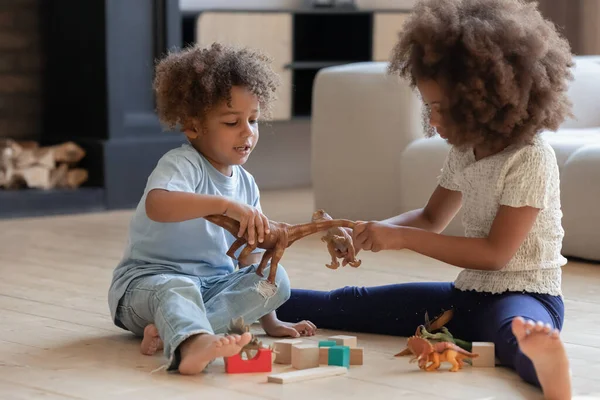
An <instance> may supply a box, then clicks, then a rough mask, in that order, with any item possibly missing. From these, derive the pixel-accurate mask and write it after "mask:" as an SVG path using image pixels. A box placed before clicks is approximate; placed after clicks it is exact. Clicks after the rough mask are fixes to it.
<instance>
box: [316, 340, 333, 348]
mask: <svg viewBox="0 0 600 400" xmlns="http://www.w3.org/2000/svg"><path fill="white" fill-rule="evenodd" d="M336 344H337V343H336V342H335V341H334V340H321V341H320V342H319V347H332V346H335V345H336Z"/></svg>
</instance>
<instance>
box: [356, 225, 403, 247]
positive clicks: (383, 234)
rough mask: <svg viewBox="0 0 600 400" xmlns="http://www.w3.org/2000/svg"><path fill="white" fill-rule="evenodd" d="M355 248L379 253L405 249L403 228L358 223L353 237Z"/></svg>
mask: <svg viewBox="0 0 600 400" xmlns="http://www.w3.org/2000/svg"><path fill="white" fill-rule="evenodd" d="M352 240H353V242H354V247H355V248H356V250H357V252H358V250H359V249H365V250H371V251H373V252H378V251H381V250H400V249H403V248H404V244H403V241H402V227H401V226H397V225H392V224H387V223H384V222H378V221H371V222H360V221H359V222H357V224H356V226H355V227H354V233H353V235H352Z"/></svg>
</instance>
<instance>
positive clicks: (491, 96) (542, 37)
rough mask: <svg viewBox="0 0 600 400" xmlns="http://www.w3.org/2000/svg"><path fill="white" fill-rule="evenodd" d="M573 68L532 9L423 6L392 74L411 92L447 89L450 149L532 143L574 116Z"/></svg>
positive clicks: (490, 3) (462, 0)
mask: <svg viewBox="0 0 600 400" xmlns="http://www.w3.org/2000/svg"><path fill="white" fill-rule="evenodd" d="M572 65H573V61H572V55H571V49H570V46H569V43H568V42H567V41H566V40H565V39H564V38H562V37H561V35H559V33H558V32H557V30H556V28H555V27H554V25H553V24H552V23H551V22H549V21H547V20H545V19H544V18H543V17H542V15H541V14H540V13H539V11H538V10H537V8H536V5H535V4H534V3H531V2H527V1H522V0H424V1H420V2H419V3H418V4H416V5H415V7H414V11H413V13H412V14H411V16H410V17H409V18H408V19H407V21H406V22H405V24H404V29H403V32H402V33H401V35H400V40H399V41H398V43H397V44H396V46H395V47H394V50H393V52H392V58H391V62H390V66H389V72H390V73H398V74H399V75H400V76H401V77H403V78H406V79H408V80H409V82H410V84H411V86H412V87H413V88H414V87H415V85H416V82H417V81H418V80H421V79H423V80H429V79H432V80H434V81H436V82H437V83H438V84H439V85H440V86H441V87H442V90H443V92H444V94H445V95H446V97H447V100H448V105H447V108H446V109H445V110H442V115H443V118H444V120H445V121H446V122H447V126H446V128H447V131H448V132H447V134H448V141H449V142H450V143H451V144H453V145H456V146H465V145H469V146H474V145H482V146H485V147H492V148H496V147H497V146H505V145H509V144H514V143H528V142H530V141H531V140H532V139H533V137H534V136H535V135H536V134H537V133H539V132H540V131H542V130H556V129H558V127H559V125H560V124H561V123H562V121H563V120H564V119H565V118H566V117H568V116H571V103H570V101H569V100H568V98H567V93H566V90H567V87H568V81H569V80H571V79H572V75H571V69H570V68H571V67H572ZM427 130H428V132H427V134H428V136H431V135H432V134H433V132H432V130H431V129H430V128H428V129H427Z"/></svg>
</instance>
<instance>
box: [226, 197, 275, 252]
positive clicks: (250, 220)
mask: <svg viewBox="0 0 600 400" xmlns="http://www.w3.org/2000/svg"><path fill="white" fill-rule="evenodd" d="M225 215H227V216H228V217H231V218H233V219H235V220H236V221H238V222H239V223H240V231H239V232H238V237H242V236H244V233H245V232H246V231H248V244H254V241H255V239H257V237H258V242H259V243H262V242H263V241H264V240H265V234H269V232H270V229H269V219H268V218H267V217H266V216H265V215H264V214H263V213H262V212H260V211H259V210H258V209H257V208H255V207H252V206H249V205H247V204H243V203H239V202H235V201H232V202H229V203H228V204H227V209H226V210H225Z"/></svg>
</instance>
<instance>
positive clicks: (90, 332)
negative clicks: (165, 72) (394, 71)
mask: <svg viewBox="0 0 600 400" xmlns="http://www.w3.org/2000/svg"><path fill="white" fill-rule="evenodd" d="M263 207H264V209H265V212H266V213H267V215H269V217H270V218H271V219H275V220H281V221H287V222H292V223H295V222H303V221H306V220H307V219H308V218H310V213H311V211H312V197H311V193H310V191H286V192H283V193H265V194H264V200H263ZM130 216H131V212H130V211H126V212H111V213H101V214H88V215H78V216H63V217H49V218H37V219H23V220H4V221H0V246H1V248H0V272H1V274H0V321H1V323H0V399H32V398H44V399H65V398H66V399H100V398H102V399H106V398H109V399H117V398H123V399H144V400H151V399H218V398H234V399H236V400H242V399H279V398H283V396H285V397H286V398H289V399H302V400H306V399H324V398H332V399H342V398H343V399H349V398H356V399H369V400H375V399H397V398H403V399H419V400H422V399H426V398H439V399H465V398H468V399H482V400H483V399H540V398H541V395H540V393H539V392H538V390H536V389H534V388H531V387H529V386H528V385H526V384H524V383H522V382H521V381H520V380H519V379H518V377H517V376H516V375H515V374H514V373H512V372H511V371H508V370H505V369H503V368H493V369H473V368H469V367H466V369H464V370H462V371H461V372H459V373H450V372H446V371H440V372H436V373H425V372H421V371H419V370H418V369H417V367H416V366H415V364H408V361H407V359H406V358H400V359H398V358H393V357H392V356H393V354H395V353H396V352H398V351H399V350H400V349H402V348H403V345H404V343H405V340H404V339H403V338H394V337H383V336H375V335H358V338H359V342H360V344H361V345H362V346H364V347H365V349H366V350H365V364H364V365H363V366H357V367H352V368H351V369H350V371H349V373H348V374H347V375H346V376H343V377H333V378H327V379H322V380H314V381H309V382H303V383H296V384H289V385H278V384H271V383H266V374H251V375H227V374H225V373H224V371H223V363H222V361H217V362H215V363H214V364H212V365H211V366H210V367H209V369H208V371H207V373H204V374H202V375H201V376H197V377H183V376H180V375H177V374H168V373H166V372H165V371H160V370H159V371H155V370H156V369H157V368H159V367H160V366H161V365H163V363H164V361H165V360H164V358H163V356H162V355H157V356H154V357H147V356H142V355H140V353H139V351H138V346H139V341H138V340H137V339H136V338H134V337H133V336H132V335H130V334H129V333H127V332H125V331H123V330H120V329H118V328H116V327H114V326H113V325H112V323H111V320H110V316H109V313H108V306H107V300H106V298H107V288H108V285H109V281H110V279H111V274H112V270H113V267H114V266H115V264H116V263H117V262H118V260H119V259H120V257H121V255H122V251H123V248H124V244H125V238H126V233H127V225H128V222H129V218H130ZM361 258H362V259H363V265H362V266H361V267H360V268H358V269H351V268H350V267H347V268H344V269H339V270H336V271H331V270H328V269H327V268H325V266H324V264H325V262H327V260H328V256H327V253H326V251H325V247H324V246H323V243H322V242H320V241H319V239H318V235H314V236H312V237H309V238H307V239H304V240H302V241H299V242H297V243H296V244H294V246H292V247H291V248H289V249H288V250H287V252H286V254H285V256H284V259H283V261H282V262H283V263H284V265H285V266H286V270H287V271H288V273H289V275H290V278H291V280H292V284H293V285H294V286H295V287H305V288H306V287H307V288H318V289H330V288H336V287H339V286H342V285H377V284H386V283H396V282H404V281H416V280H449V279H453V278H454V276H455V275H456V273H457V270H456V269H455V268H452V267H450V266H447V265H444V264H441V263H438V262H434V261H431V260H428V259H426V258H423V257H421V256H419V255H416V254H414V253H410V252H388V253H377V254H367V253H361ZM599 291H600V265H590V264H583V263H578V262H570V263H569V264H568V265H567V266H566V267H565V268H564V293H565V297H566V307H567V320H566V325H565V329H564V333H563V338H564V340H565V341H566V343H567V346H568V352H569V356H570V359H571V365H572V370H573V384H574V388H573V389H574V392H575V394H577V395H587V396H586V397H585V398H599V397H600V363H599V360H600V296H599ZM331 334H332V332H327V331H322V332H320V333H319V336H318V337H314V338H311V339H310V340H318V339H319V338H323V337H327V336H329V335H331ZM266 341H267V342H269V339H267V340H266ZM281 368H282V367H281V366H276V369H277V370H279V369H281ZM283 368H284V369H285V368H289V367H283ZM153 371H155V372H153ZM594 394H595V395H596V397H592V396H593V395H594ZM581 398H584V397H583V396H582V397H581Z"/></svg>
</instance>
